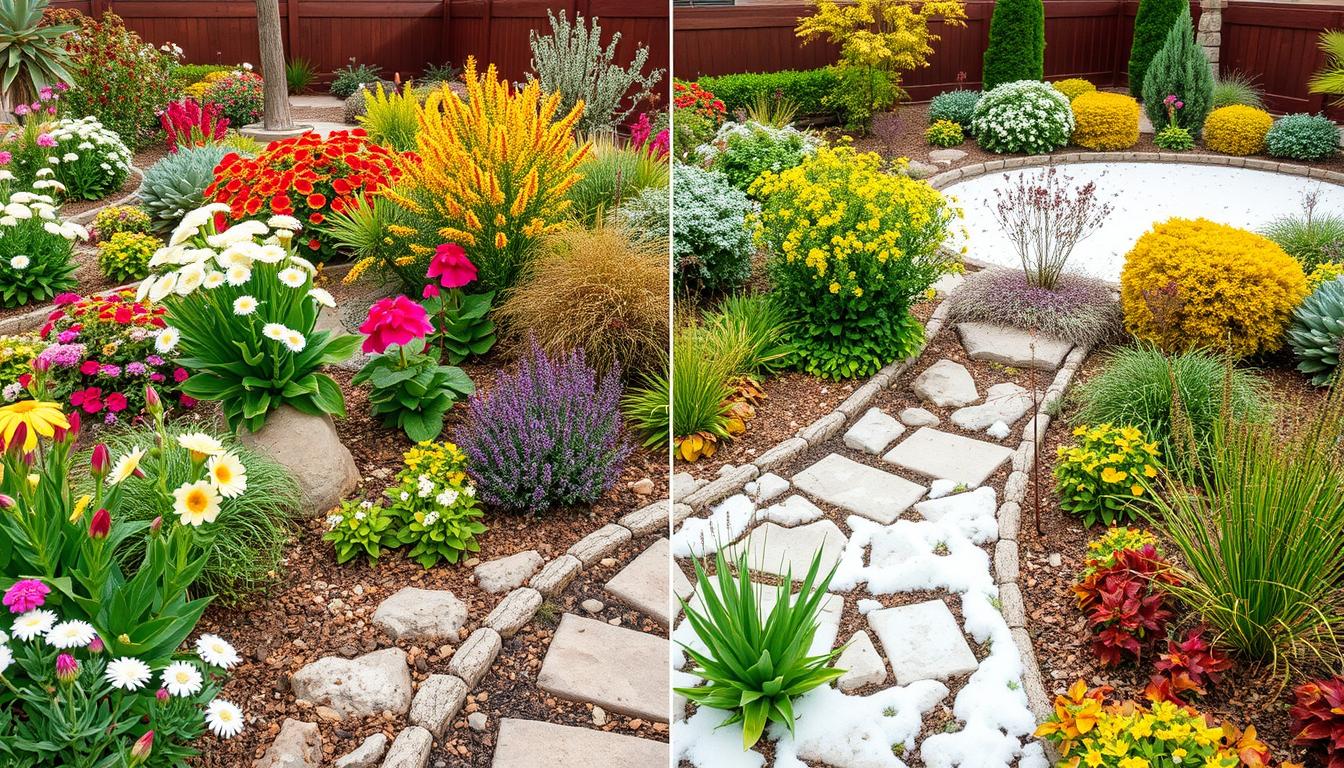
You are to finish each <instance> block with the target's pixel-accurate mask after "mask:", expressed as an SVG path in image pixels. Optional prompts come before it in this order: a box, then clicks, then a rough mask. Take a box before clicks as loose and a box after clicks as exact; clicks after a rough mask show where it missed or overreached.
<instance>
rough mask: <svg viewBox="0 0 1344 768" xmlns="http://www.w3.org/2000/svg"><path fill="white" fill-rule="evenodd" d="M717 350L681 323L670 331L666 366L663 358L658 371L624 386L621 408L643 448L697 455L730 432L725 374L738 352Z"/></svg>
mask: <svg viewBox="0 0 1344 768" xmlns="http://www.w3.org/2000/svg"><path fill="white" fill-rule="evenodd" d="M718 352H719V350H711V349H709V348H708V347H707V346H706V345H705V344H703V343H702V339H701V338H700V334H699V333H698V332H697V331H696V329H694V328H680V329H678V330H677V332H676V333H675V334H674V335H673V337H672V359H671V361H670V370H669V367H668V366H669V363H664V367H663V370H662V371H661V372H659V373H656V374H649V375H647V376H646V377H645V378H644V380H643V381H642V382H641V383H640V384H639V386H636V387H632V388H631V389H630V390H628V391H627V392H626V394H625V397H624V398H623V399H622V402H621V410H622V412H623V413H624V414H625V415H626V417H627V418H629V419H630V426H631V428H632V429H633V430H634V431H635V434H637V435H639V436H640V437H641V438H642V439H643V441H644V446H645V447H646V448H650V449H653V450H659V449H666V448H668V447H671V448H672V449H673V451H674V454H673V455H674V456H675V457H677V458H680V459H681V460H683V461H695V460H697V459H699V458H701V457H703V456H713V455H714V453H715V452H716V451H717V450H718V445H719V443H720V441H727V440H728V439H730V438H731V434H730V433H729V431H728V424H729V420H730V418H731V405H730V403H729V398H731V397H732V395H733V387H732V385H731V384H729V383H728V379H729V377H730V376H731V375H732V373H733V370H734V369H735V368H736V367H737V357H736V356H735V355H729V356H723V355H721V354H718ZM669 403H670V404H671V408H670V411H669V407H668V406H669Z"/></svg>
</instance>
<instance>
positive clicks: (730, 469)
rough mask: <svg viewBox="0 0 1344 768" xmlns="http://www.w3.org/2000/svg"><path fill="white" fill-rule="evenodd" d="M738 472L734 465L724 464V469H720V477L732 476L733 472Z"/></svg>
mask: <svg viewBox="0 0 1344 768" xmlns="http://www.w3.org/2000/svg"><path fill="white" fill-rule="evenodd" d="M736 471H737V467H735V466H733V465H732V464H724V465H723V466H722V467H719V477H723V476H725V475H729V474H732V473H733V472H736Z"/></svg>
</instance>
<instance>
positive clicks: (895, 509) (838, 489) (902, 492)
mask: <svg viewBox="0 0 1344 768" xmlns="http://www.w3.org/2000/svg"><path fill="white" fill-rule="evenodd" d="M793 486H794V487H795V488H797V489H798V490H800V491H803V492H804V493H807V494H810V495H812V496H814V497H816V498H818V499H821V500H822V501H824V502H827V503H829V504H834V505H835V506H837V507H840V508H841V509H845V510H847V511H849V512H853V513H854V514H856V515H862V516H864V517H866V518H868V519H869V520H873V521H875V522H878V523H882V524H883V525H888V524H890V523H892V522H893V521H895V520H896V518H898V517H900V516H901V513H902V512H904V511H905V510H906V509H909V507H910V505H911V504H914V503H915V502H916V501H918V500H919V499H920V497H922V496H923V495H924V486H922V485H918V484H916V483H912V482H910V481H909V480H906V479H905V478H903V477H897V476H896V475H893V474H891V473H890V472H883V471H882V470H880V469H877V468H876V467H870V466H868V465H867V464H860V463H859V462H857V461H854V460H853V459H848V458H845V457H844V456H841V455H839V454H836V453H832V454H831V455H829V456H827V457H826V458H824V459H822V460H821V461H818V462H817V463H816V464H813V465H812V466H810V467H808V468H807V469H804V470H803V471H802V472H799V473H798V474H796V475H794V476H793Z"/></svg>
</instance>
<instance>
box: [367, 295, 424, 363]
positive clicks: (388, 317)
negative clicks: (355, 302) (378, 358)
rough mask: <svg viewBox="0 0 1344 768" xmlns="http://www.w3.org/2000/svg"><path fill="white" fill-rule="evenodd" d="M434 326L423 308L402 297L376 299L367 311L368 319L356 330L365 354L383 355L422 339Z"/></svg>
mask: <svg viewBox="0 0 1344 768" xmlns="http://www.w3.org/2000/svg"><path fill="white" fill-rule="evenodd" d="M433 330H434V326H433V325H430V323H429V315H428V314H426V313H425V308H424V307H422V306H420V305H419V304H416V303H415V302H414V301H411V300H410V299H408V298H406V297H405V296H392V297H390V298H386V299H379V300H378V301H377V302H374V305H373V306H372V307H369V317H368V319H366V320H365V321H364V324H363V325H361V326H359V331H360V333H363V334H364V335H365V336H367V337H368V338H366V339H364V344H363V350H364V352H365V353H366V354H368V353H375V352H376V353H378V354H382V353H383V352H386V351H387V348H388V347H390V346H392V345H393V344H397V345H404V344H407V343H409V342H410V341H411V340H412V339H419V338H424V336H425V334H427V333H431V332H433Z"/></svg>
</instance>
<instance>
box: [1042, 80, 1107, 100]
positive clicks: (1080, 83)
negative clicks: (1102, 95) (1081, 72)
mask: <svg viewBox="0 0 1344 768" xmlns="http://www.w3.org/2000/svg"><path fill="white" fill-rule="evenodd" d="M1050 85H1051V86H1053V87H1054V89H1055V90H1056V91H1059V92H1060V93H1062V94H1064V96H1065V97H1067V98H1068V100H1069V101H1073V100H1074V99H1076V98H1078V97H1079V96H1081V95H1083V94H1084V93H1095V92H1096V90H1097V86H1095V85H1093V84H1092V82H1091V81H1090V80H1084V79H1083V78H1081V77H1070V78H1069V79H1067V80H1060V81H1058V82H1054V83H1051V84H1050Z"/></svg>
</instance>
